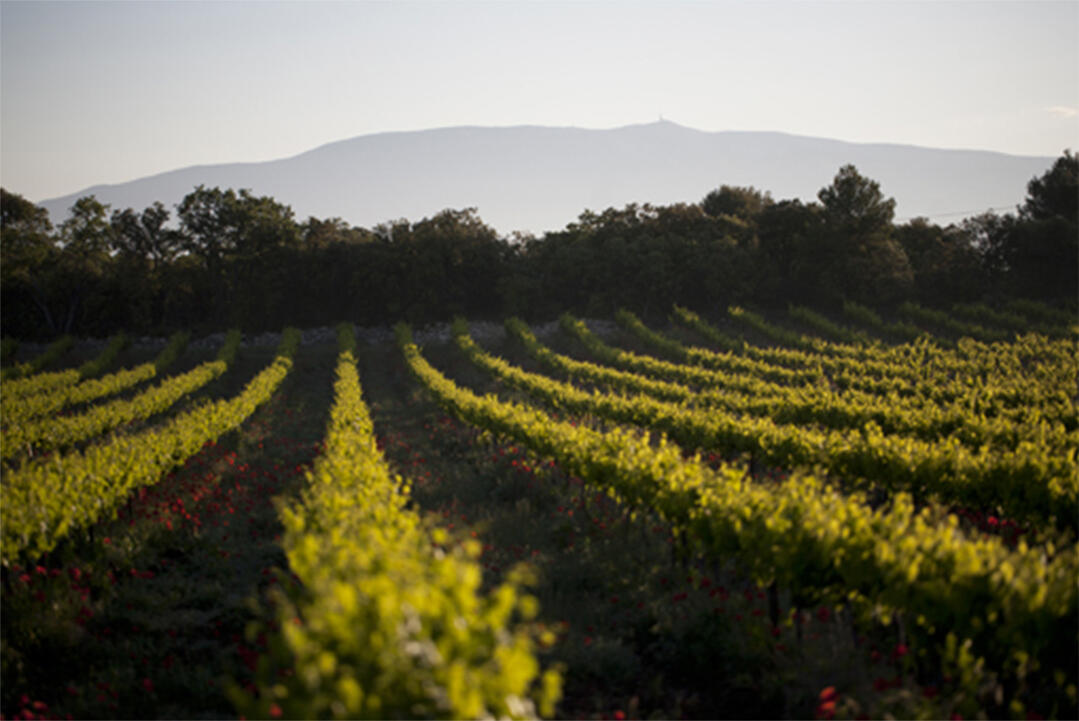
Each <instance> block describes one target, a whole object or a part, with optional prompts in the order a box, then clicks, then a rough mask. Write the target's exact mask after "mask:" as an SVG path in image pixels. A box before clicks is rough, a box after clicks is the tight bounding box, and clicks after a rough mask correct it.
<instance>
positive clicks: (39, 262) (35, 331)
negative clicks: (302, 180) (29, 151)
mask: <svg viewBox="0 0 1079 721" xmlns="http://www.w3.org/2000/svg"><path fill="white" fill-rule="evenodd" d="M52 230H53V228H52V223H51V222H50V221H49V213H48V211H47V210H45V209H44V208H42V207H40V206H37V205H34V204H33V203H31V202H30V201H29V200H26V199H25V198H24V197H22V196H21V195H19V194H17V193H10V192H8V191H7V190H5V189H3V188H0V293H2V297H3V303H2V304H0V307H2V309H3V318H4V329H5V333H11V334H13V335H17V336H20V337H23V338H32V337H37V336H38V335H39V334H40V335H55V334H56V333H57V332H58V325H57V323H56V320H55V318H54V317H53V312H52V309H51V308H50V300H51V299H50V296H51V290H52V289H51V287H50V286H51V283H50V280H51V275H52V273H53V269H54V268H55V267H56V264H57V257H58V256H59V253H60V251H59V248H58V247H57V245H56V241H55V238H54V236H53V234H52ZM43 330H44V331H45V333H42V331H43Z"/></svg>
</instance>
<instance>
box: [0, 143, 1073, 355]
mask: <svg viewBox="0 0 1079 721" xmlns="http://www.w3.org/2000/svg"><path fill="white" fill-rule="evenodd" d="M0 196H2V197H0V324H2V328H3V334H4V335H5V336H14V337H19V338H26V339H35V338H47V337H53V336H55V335H57V334H60V333H73V334H77V335H84V336H90V335H96V336H102V335H107V334H110V333H113V332H116V331H118V330H125V331H127V332H130V333H153V334H163V333H167V332H170V331H172V330H174V329H179V328H189V329H193V330H196V331H202V332H210V331H213V330H220V329H223V328H226V327H240V328H242V329H244V330H245V331H248V332H258V331H264V330H275V329H280V328H281V327H283V326H285V325H296V326H300V327H310V326H324V325H330V324H333V323H336V322H339V321H342V320H348V321H352V322H356V323H360V324H363V325H376V324H384V323H388V322H392V321H395V320H399V319H403V320H407V321H410V322H413V323H425V322H433V321H441V320H446V319H448V318H450V317H452V316H453V315H456V314H464V315H467V316H470V317H488V318H493V319H497V318H501V317H503V316H505V315H509V314H515V315H521V316H524V317H526V318H528V319H535V320H539V319H548V318H552V317H555V316H556V315H558V314H559V313H561V312H563V311H571V312H574V313H578V314H592V315H609V314H611V313H612V312H613V311H614V310H616V309H617V308H620V307H624V308H627V309H630V310H633V311H636V312H639V313H644V314H649V313H666V312H668V311H669V309H670V308H671V306H672V305H674V304H676V303H677V304H680V305H684V306H688V307H691V308H695V309H699V310H702V311H705V312H707V311H708V310H710V309H719V308H725V307H726V306H727V305H729V304H732V303H737V304H745V305H756V306H760V307H775V306H780V307H785V306H786V305H787V304H788V303H796V304H805V305H811V306H814V307H818V308H828V307H837V306H838V305H840V304H841V303H842V302H843V301H844V300H853V301H857V302H859V303H862V304H866V305H870V306H873V307H876V308H878V309H881V310H888V309H889V308H891V307H894V306H895V305H896V304H898V303H901V302H903V301H908V300H913V301H916V302H919V303H921V304H924V305H930V306H945V305H949V304H951V303H955V302H977V301H981V302H988V303H991V304H993V303H997V302H1000V301H1002V300H1005V299H1007V298H1011V297H1024V298H1036V299H1039V300H1044V301H1048V302H1050V303H1056V304H1059V305H1064V306H1066V307H1069V308H1072V307H1074V304H1075V300H1076V298H1077V296H1079V230H1077V220H1079V155H1075V154H1073V153H1071V152H1070V151H1065V152H1064V154H1063V155H1062V156H1061V157H1060V158H1058V159H1057V160H1056V161H1055V162H1054V164H1053V166H1052V167H1051V168H1050V169H1049V170H1048V171H1046V173H1045V174H1044V175H1042V176H1040V177H1036V178H1033V179H1032V180H1031V181H1030V183H1029V184H1028V185H1027V197H1026V199H1025V201H1024V202H1023V204H1022V205H1020V206H1019V207H1018V208H1017V209H1016V212H1015V213H1009V214H1004V215H997V214H995V213H985V214H983V215H979V216H976V217H973V218H968V219H966V220H964V221H962V222H960V223H958V224H952V225H948V226H945V227H941V226H939V225H936V224H933V223H930V222H929V221H928V220H927V219H925V218H916V219H914V220H911V221H909V222H905V223H896V222H895V218H894V215H895V201H894V200H893V199H891V198H887V197H885V195H884V193H883V192H882V191H881V188H880V186H879V184H878V183H877V182H875V181H873V180H871V179H869V178H866V177H864V176H862V175H861V174H860V173H859V172H858V170H857V169H856V168H854V167H853V166H850V165H847V166H844V167H842V168H840V169H839V171H838V173H837V174H836V176H835V177H834V178H833V180H832V182H831V184H830V185H828V186H826V187H824V188H822V189H821V190H820V192H819V193H818V195H817V202H810V203H803V202H801V201H800V200H790V199H788V200H778V201H776V200H773V198H772V197H771V195H770V193H768V192H764V191H760V190H757V189H756V188H752V187H733V186H727V185H724V186H721V187H719V188H717V189H716V190H713V191H712V192H710V193H708V194H707V195H706V196H705V197H704V198H703V199H702V200H701V201H700V202H697V203H676V204H673V205H665V206H659V205H649V204H643V205H638V204H629V205H626V206H625V207H624V208H621V209H618V208H608V209H607V210H604V211H602V212H599V213H596V212H592V211H585V212H583V213H582V214H581V215H580V216H579V217H578V218H577V220H576V221H575V222H572V223H570V224H569V225H567V226H566V227H565V228H564V229H562V230H559V231H554V232H548V233H545V234H544V235H542V236H540V237H536V236H533V235H527V234H526V235H521V234H515V235H514V236H513V237H510V238H505V237H500V236H499V234H498V233H497V232H496V231H495V230H494V229H493V228H491V227H490V226H488V225H486V224H485V223H484V222H483V221H482V219H481V218H480V217H479V215H478V213H477V211H476V209H475V208H465V209H461V210H454V209H447V210H444V211H442V212H440V213H438V214H437V215H434V216H433V217H430V218H424V219H422V220H420V221H418V222H410V221H409V220H405V219H401V220H395V221H392V222H387V223H383V224H380V225H377V226H375V227H374V228H360V227H352V226H350V225H348V224H347V223H345V222H344V221H342V220H341V219H340V218H331V219H318V218H314V217H310V218H308V219H307V220H306V221H298V220H297V219H296V218H295V217H294V214H293V212H292V209H291V208H290V207H289V206H287V205H284V204H282V203H281V202H279V201H277V200H275V199H274V198H271V197H265V196H262V197H260V196H255V195H253V194H252V193H251V192H250V191H248V190H239V191H236V190H233V189H228V190H221V189H220V188H206V187H204V186H199V187H197V188H195V189H194V190H193V191H192V192H191V193H189V194H188V195H187V196H186V197H184V199H183V200H182V201H181V202H180V203H179V204H177V205H176V206H175V220H173V219H172V213H171V212H170V210H169V209H167V208H166V207H165V206H164V205H162V204H161V203H160V202H157V203H154V204H153V205H152V206H150V207H148V208H145V209H144V210H142V211H141V212H140V211H136V210H134V209H131V208H128V209H123V210H112V209H110V208H109V207H108V206H107V205H104V204H102V203H100V202H99V201H98V200H97V199H96V198H94V197H93V196H86V197H83V198H80V199H79V200H78V201H76V203H75V204H74V205H73V206H72V208H71V210H70V214H69V216H68V218H67V219H65V220H64V221H63V222H62V223H60V224H59V226H57V227H53V225H52V224H51V222H50V220H49V217H48V213H47V212H46V211H45V209H44V208H41V207H39V206H36V205H34V204H33V203H31V202H29V201H28V200H26V199H25V198H23V197H21V196H19V195H18V194H16V193H11V192H8V191H7V190H3V189H0Z"/></svg>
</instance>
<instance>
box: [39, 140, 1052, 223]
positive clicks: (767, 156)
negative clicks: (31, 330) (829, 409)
mask: <svg viewBox="0 0 1079 721" xmlns="http://www.w3.org/2000/svg"><path fill="white" fill-rule="evenodd" d="M1053 160H1054V158H1052V157H1048V156H1045V157H1043V156H1021V155H1010V154H1007V153H1000V152H997V151H986V150H972V149H951V148H928V147H923V146H916V145H905V144H900V143H856V142H851V141H845V140H836V139H831V138H816V137H810V136H802V135H795V134H791V133H784V132H781V131H770V130H762V131H754V130H723V131H704V130H698V129H695V128H690V127H687V126H683V125H680V124H678V123H674V122H672V121H669V120H661V121H658V122H651V123H641V124H636V125H626V126H621V127H618V128H611V129H605V130H593V129H587V128H577V127H573V126H565V127H552V126H542V125H515V126H474V125H462V126H453V127H446V128H430V129H425V130H405V131H386V132H380V133H372V134H367V135H359V136H354V137H351V138H344V139H341V140H336V141H330V142H328V143H324V144H323V145H319V146H316V147H314V148H312V149H310V150H306V151H303V152H301V153H298V154H296V155H292V156H288V157H285V158H278V159H275V160H266V161H248V162H238V163H217V164H202V165H195V166H188V167H184V168H177V169H174V170H168V171H164V172H162V173H156V174H153V175H149V176H145V177H142V178H136V179H134V180H130V181H126V182H122V183H112V184H98V185H94V186H90V187H88V188H86V189H84V190H82V191H79V192H77V193H71V194H68V195H64V196H60V197H57V198H51V199H47V200H44V201H41V202H40V203H38V204H39V205H41V206H43V207H45V208H46V209H47V210H48V211H49V213H50V215H51V217H52V219H53V221H54V222H58V221H60V220H62V219H63V218H64V217H66V215H67V210H68V208H69V207H70V206H71V204H72V203H74V201H75V200H76V199H77V198H79V197H82V196H84V195H89V194H93V195H95V196H96V197H97V198H98V200H100V201H101V202H103V203H108V204H110V205H111V206H112V207H113V208H114V209H118V208H127V207H132V208H135V209H136V210H141V209H142V208H144V207H146V206H148V205H150V204H151V203H152V202H154V201H155V200H159V201H161V202H163V203H165V205H166V206H167V207H169V208H170V209H171V208H172V206H174V205H175V204H176V203H178V202H179V201H180V200H181V199H182V197H183V196H184V195H186V194H187V193H189V192H191V190H192V189H193V188H194V187H195V186H197V185H200V184H202V185H206V186H209V187H214V186H218V187H222V188H227V187H231V188H236V189H239V188H249V189H250V190H251V191H252V192H253V193H255V194H256V195H270V196H273V197H274V198H275V199H276V200H277V201H279V202H281V203H284V204H286V205H289V206H291V207H292V208H293V210H294V212H295V213H296V216H297V218H299V219H301V220H303V219H306V218H307V217H308V216H314V217H317V218H331V217H340V218H342V219H344V220H345V221H346V222H348V223H350V224H352V225H359V226H364V227H373V226H374V225H376V224H378V223H382V222H387V221H391V220H395V219H398V218H408V219H409V220H413V221H415V220H419V219H420V218H422V217H429V216H431V215H433V214H435V213H437V212H439V211H441V210H443V209H445V208H464V207H476V208H478V212H479V215H480V217H481V218H483V220H484V221H485V222H487V223H489V224H490V225H492V226H493V227H495V228H496V229H497V230H498V231H499V232H500V233H502V234H504V235H508V234H509V232H510V231H514V230H521V231H526V232H533V233H537V234H540V233H542V232H544V231H549V230H558V229H561V228H563V227H565V225H566V224H567V223H570V222H572V221H573V220H575V219H576V218H577V217H578V216H579V215H580V213H582V212H583V211H585V210H586V209H589V210H595V211H599V210H603V209H604V208H606V207H610V206H615V207H622V206H624V205H626V204H628V203H631V202H636V203H645V202H651V203H653V204H669V203H674V202H689V203H692V202H697V201H699V200H700V199H701V198H703V197H704V196H705V195H706V194H707V193H708V192H709V191H711V190H713V189H715V188H718V187H719V186H720V185H753V186H755V187H757V188H758V189H759V190H762V191H768V192H770V193H771V194H772V197H773V198H775V199H776V200H782V199H787V198H799V199H801V200H804V201H810V200H813V199H815V198H816V193H817V191H818V190H819V189H820V188H822V187H824V186H826V185H828V184H829V183H830V182H831V180H832V178H833V177H834V175H835V173H836V172H837V171H838V169H839V168H840V167H841V166H842V165H846V164H848V163H849V164H853V165H855V166H856V167H857V168H858V170H859V171H860V172H861V173H862V174H863V175H866V176H868V177H870V178H872V179H874V180H876V181H877V182H879V183H880V185H881V190H882V191H883V192H884V194H885V195H886V196H890V197H895V199H896V201H897V213H896V215H897V217H898V218H905V217H914V216H928V217H930V218H932V217H942V216H945V215H948V214H957V213H969V214H976V213H980V212H984V211H985V210H988V209H990V208H1001V207H1012V206H1015V205H1018V204H1019V203H1021V202H1022V200H1023V198H1024V197H1025V193H1026V185H1027V183H1028V182H1029V181H1030V180H1031V178H1033V177H1036V176H1038V175H1040V174H1042V173H1044V172H1045V171H1046V170H1047V169H1048V168H1049V167H1050V166H1051V165H1052V162H1053Z"/></svg>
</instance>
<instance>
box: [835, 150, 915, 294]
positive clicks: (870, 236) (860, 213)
mask: <svg viewBox="0 0 1079 721" xmlns="http://www.w3.org/2000/svg"><path fill="white" fill-rule="evenodd" d="M817 198H818V199H819V200H820V202H821V207H822V217H823V220H824V237H823V239H822V240H823V243H822V248H821V250H822V251H824V253H825V255H826V256H827V258H828V261H829V262H828V263H827V267H826V268H825V269H824V272H823V274H822V275H821V277H820V279H819V280H820V292H821V294H822V295H823V296H825V297H826V298H828V299H830V300H833V301H834V300H838V299H840V298H849V299H851V300H857V301H859V302H863V303H889V302H894V301H896V300H899V299H901V298H902V297H904V296H905V295H906V294H907V293H908V292H909V291H910V288H911V285H912V283H913V275H912V273H911V269H910V262H909V261H908V259H907V256H906V253H904V252H903V248H902V247H901V246H900V245H899V244H898V243H897V242H896V241H895V239H894V238H893V237H892V218H893V217H894V215H895V200H894V199H893V198H887V199H886V198H885V197H884V195H883V193H881V190H880V185H879V184H878V183H877V182H876V181H873V180H870V179H869V178H866V177H864V176H862V175H861V174H860V173H859V172H858V170H857V169H856V168H855V167H854V166H853V165H844V166H843V167H842V168H840V169H839V172H838V173H837V174H836V176H835V178H834V179H833V181H832V184H831V185H829V186H827V187H825V188H822V189H821V191H820V192H819V193H818V194H817ZM829 296H830V298H829Z"/></svg>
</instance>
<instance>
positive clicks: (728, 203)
mask: <svg viewBox="0 0 1079 721" xmlns="http://www.w3.org/2000/svg"><path fill="white" fill-rule="evenodd" d="M771 204H772V196H771V194H770V193H768V192H763V193H762V192H761V191H759V190H757V189H756V188H754V187H753V186H749V187H748V188H745V187H737V186H733V185H722V186H720V187H719V188H718V189H716V190H713V191H712V192H710V193H709V194H708V195H706V196H704V199H703V200H702V201H701V209H702V210H703V211H704V212H705V213H707V214H708V215H710V216H712V217H713V218H718V217H720V216H721V215H729V216H732V217H735V218H741V219H743V220H749V219H751V218H755V217H756V216H757V215H759V214H760V213H761V211H762V210H764V209H765V208H767V207H768V206H769V205H771Z"/></svg>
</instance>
